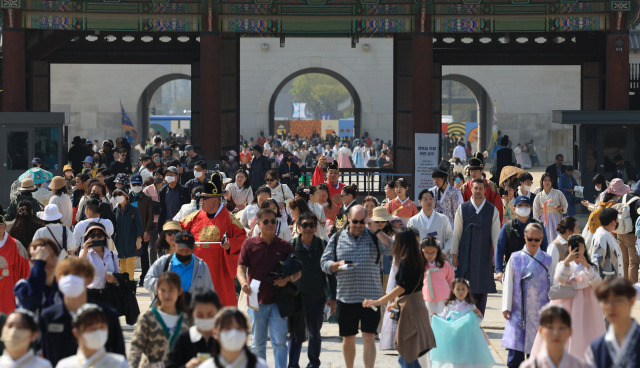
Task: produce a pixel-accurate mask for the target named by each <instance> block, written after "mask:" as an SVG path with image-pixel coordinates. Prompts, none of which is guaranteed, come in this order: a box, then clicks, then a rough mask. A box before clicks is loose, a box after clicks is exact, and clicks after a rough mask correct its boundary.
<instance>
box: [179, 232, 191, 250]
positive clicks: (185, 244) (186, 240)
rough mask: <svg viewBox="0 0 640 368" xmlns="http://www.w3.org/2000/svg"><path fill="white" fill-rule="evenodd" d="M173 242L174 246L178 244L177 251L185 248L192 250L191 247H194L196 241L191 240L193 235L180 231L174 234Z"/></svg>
mask: <svg viewBox="0 0 640 368" xmlns="http://www.w3.org/2000/svg"><path fill="white" fill-rule="evenodd" d="M175 242H176V244H178V249H185V248H189V249H193V246H194V245H195V242H196V240H195V239H194V238H193V235H191V233H190V232H188V231H180V232H179V233H177V234H176V240H175Z"/></svg>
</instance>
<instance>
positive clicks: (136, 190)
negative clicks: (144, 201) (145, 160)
mask: <svg viewBox="0 0 640 368" xmlns="http://www.w3.org/2000/svg"><path fill="white" fill-rule="evenodd" d="M131 191H132V192H134V193H136V194H138V193H140V192H141V191H142V185H134V186H132V187H131Z"/></svg>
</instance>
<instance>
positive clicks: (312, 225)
mask: <svg viewBox="0 0 640 368" xmlns="http://www.w3.org/2000/svg"><path fill="white" fill-rule="evenodd" d="M317 226H318V225H317V224H315V223H313V222H303V223H301V224H300V227H301V228H303V229H308V228H310V227H311V228H314V227H317Z"/></svg>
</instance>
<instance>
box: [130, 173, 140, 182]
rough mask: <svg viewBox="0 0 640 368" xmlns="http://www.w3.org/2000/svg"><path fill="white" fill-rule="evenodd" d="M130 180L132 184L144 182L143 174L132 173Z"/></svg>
mask: <svg viewBox="0 0 640 368" xmlns="http://www.w3.org/2000/svg"><path fill="white" fill-rule="evenodd" d="M129 182H130V183H131V184H142V176H141V175H139V174H135V175H131V179H130V180H129Z"/></svg>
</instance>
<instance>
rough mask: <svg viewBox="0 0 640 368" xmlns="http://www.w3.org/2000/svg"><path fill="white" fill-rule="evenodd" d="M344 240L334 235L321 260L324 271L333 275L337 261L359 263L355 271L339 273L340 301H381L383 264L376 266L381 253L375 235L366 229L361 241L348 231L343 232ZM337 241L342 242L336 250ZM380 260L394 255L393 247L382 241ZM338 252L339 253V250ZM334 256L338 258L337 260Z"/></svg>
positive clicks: (351, 302) (338, 294) (337, 273)
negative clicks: (392, 252) (381, 269)
mask: <svg viewBox="0 0 640 368" xmlns="http://www.w3.org/2000/svg"><path fill="white" fill-rule="evenodd" d="M339 234H340V238H339V239H336V235H335V234H334V235H333V236H332V237H331V239H330V240H329V244H327V247H326V248H325V250H324V254H323V255H322V258H321V259H320V265H321V266H322V270H323V271H324V272H325V273H327V274H331V265H332V264H333V263H334V262H335V261H336V260H337V261H342V260H345V261H351V262H353V263H355V264H356V266H355V269H353V270H344V271H338V272H336V279H337V280H338V287H337V298H336V299H337V300H339V301H341V302H343V303H348V304H353V303H362V302H363V301H364V300H365V299H378V298H380V297H381V296H382V285H381V282H380V263H379V262H378V263H376V258H378V251H377V250H376V243H375V242H374V241H373V238H372V237H373V236H375V235H373V233H371V232H370V231H368V230H366V231H365V232H363V233H362V234H361V235H360V236H358V238H357V239H356V238H354V237H353V236H352V235H351V233H350V232H349V231H348V229H345V230H344V231H341V232H340V233H339ZM336 242H337V243H338V245H337V248H336ZM378 247H379V248H380V261H382V257H383V256H390V255H391V247H387V246H385V245H384V244H382V243H381V242H378ZM336 249H337V251H336ZM334 254H335V255H336V256H335V257H334Z"/></svg>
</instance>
